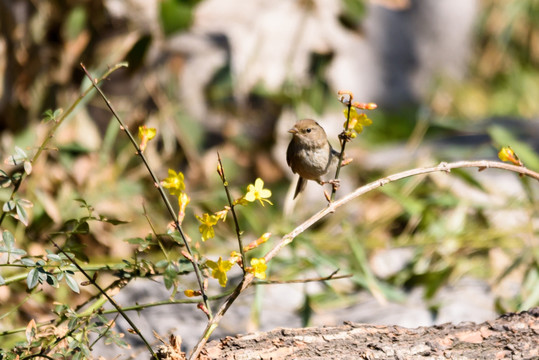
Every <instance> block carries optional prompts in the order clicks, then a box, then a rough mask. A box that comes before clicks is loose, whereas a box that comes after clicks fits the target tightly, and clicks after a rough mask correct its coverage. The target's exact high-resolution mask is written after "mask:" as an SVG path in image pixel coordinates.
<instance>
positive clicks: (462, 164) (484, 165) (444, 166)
mask: <svg viewBox="0 0 539 360" xmlns="http://www.w3.org/2000/svg"><path fill="white" fill-rule="evenodd" d="M472 167H475V168H478V169H479V171H482V170H484V169H489V168H496V169H502V170H507V171H512V172H516V173H519V174H522V175H525V176H529V177H531V178H533V179H536V180H537V181H539V173H537V172H535V171H532V170H530V169H528V168H526V167H524V166H516V165H511V164H506V163H502V162H499V161H489V160H478V161H458V162H453V163H446V162H442V163H440V164H439V165H437V166H433V167H428V168H418V169H412V170H407V171H403V172H400V173H397V174H393V175H389V176H387V177H384V178H382V179H379V180H376V181H373V182H371V183H369V184H366V185H364V186H361V187H359V188H357V189H356V190H354V191H353V192H351V193H350V194H348V195H346V196H345V197H343V198H341V199H339V200H338V201H335V202H332V203H330V204H329V206H328V207H326V208H324V209H322V210H320V211H318V212H317V213H316V214H314V215H313V216H311V217H310V218H309V219H308V220H306V221H305V222H303V223H302V224H300V225H299V226H297V227H296V228H295V229H294V230H292V231H291V232H290V233H288V234H286V235H285V236H283V237H282V238H281V241H280V242H279V243H278V244H277V245H275V246H274V247H273V249H271V250H270V251H269V252H268V253H267V254H266V255H265V256H264V258H265V259H266V262H269V261H270V260H271V259H272V258H274V257H275V256H276V255H277V254H278V253H279V251H281V250H282V249H283V248H284V247H285V246H286V245H288V244H290V243H291V242H292V241H293V240H294V238H295V237H297V236H298V235H299V234H301V233H302V232H304V231H305V230H307V229H308V228H310V227H311V226H312V225H313V224H315V223H316V222H317V221H319V220H320V219H322V218H323V217H325V216H326V215H328V214H331V213H333V212H335V210H336V209H337V208H339V207H341V206H343V205H344V204H346V203H348V202H350V201H352V200H353V199H355V198H357V197H359V196H361V195H363V194H365V193H368V192H370V191H372V190H374V189H377V188H379V187H382V186H384V185H386V184H389V183H390V182H394V181H397V180H401V179H404V178H407V177H411V176H417V175H423V174H429V173H434V172H439V171H443V172H447V173H449V172H451V170H452V169H460V168H472ZM254 279H255V277H254V275H253V274H252V273H247V274H246V276H245V278H244V279H243V280H242V281H241V283H240V284H239V285H238V286H237V287H236V289H234V292H233V293H232V294H231V295H230V297H229V298H228V299H226V300H225V302H224V303H223V304H222V305H221V307H220V308H219V310H218V311H217V313H216V314H215V316H214V317H213V319H212V320H210V321H209V322H208V325H207V326H206V329H205V331H204V335H203V336H202V338H201V339H200V340H199V342H198V343H197V345H196V346H195V348H194V349H193V351H192V353H191V355H190V356H189V359H190V360H195V359H197V358H198V356H199V355H200V352H201V351H202V349H203V348H204V345H205V344H206V343H207V342H208V339H209V337H210V335H211V334H212V332H213V331H214V330H215V329H216V328H217V326H218V324H219V321H220V320H221V318H222V317H223V316H224V314H225V313H226V311H227V310H228V309H229V308H230V306H231V305H232V303H233V302H234V301H235V300H236V299H237V298H238V296H239V295H240V294H241V293H242V292H243V291H244V290H245V289H247V288H248V287H249V286H250V285H251V284H252V283H253V280H254Z"/></svg>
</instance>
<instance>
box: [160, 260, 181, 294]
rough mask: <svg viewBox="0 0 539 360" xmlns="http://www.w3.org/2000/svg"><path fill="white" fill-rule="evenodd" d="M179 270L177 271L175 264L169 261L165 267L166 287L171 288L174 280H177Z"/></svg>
mask: <svg viewBox="0 0 539 360" xmlns="http://www.w3.org/2000/svg"><path fill="white" fill-rule="evenodd" d="M177 274H178V272H177V271H176V268H175V267H174V264H172V263H169V264H168V265H167V267H166V269H165V273H164V274H163V279H164V281H165V287H166V288H167V289H170V288H171V287H172V286H173V285H174V282H175V281H176V276H177Z"/></svg>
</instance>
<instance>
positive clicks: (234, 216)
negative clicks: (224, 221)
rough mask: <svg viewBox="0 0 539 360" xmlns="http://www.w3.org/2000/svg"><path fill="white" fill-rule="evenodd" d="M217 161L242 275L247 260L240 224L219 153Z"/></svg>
mask: <svg viewBox="0 0 539 360" xmlns="http://www.w3.org/2000/svg"><path fill="white" fill-rule="evenodd" d="M217 160H218V161H219V168H218V170H217V172H218V173H219V177H220V178H221V181H222V182H223V187H224V188H225V192H226V198H227V200H228V205H229V206H230V211H231V212H232V217H233V218H234V227H235V229H236V238H237V239H238V246H239V248H240V254H241V261H242V266H241V269H242V270H243V273H244V274H245V267H246V266H247V260H246V258H245V251H244V250H243V243H242V241H241V229H240V224H239V222H238V216H237V215H236V210H235V206H234V202H233V201H232V197H231V196H230V191H229V189H228V181H227V180H226V175H225V168H224V167H223V163H222V162H221V155H219V152H217Z"/></svg>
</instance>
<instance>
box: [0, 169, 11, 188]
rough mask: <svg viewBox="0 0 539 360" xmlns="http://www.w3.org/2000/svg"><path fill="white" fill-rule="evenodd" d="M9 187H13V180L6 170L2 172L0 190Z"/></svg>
mask: <svg viewBox="0 0 539 360" xmlns="http://www.w3.org/2000/svg"><path fill="white" fill-rule="evenodd" d="M9 185H11V178H10V177H9V175H8V174H7V173H6V172H5V171H4V170H0V188H6V187H8V186H9Z"/></svg>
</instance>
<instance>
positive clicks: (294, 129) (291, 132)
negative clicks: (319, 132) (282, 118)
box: [288, 127, 298, 134]
mask: <svg viewBox="0 0 539 360" xmlns="http://www.w3.org/2000/svg"><path fill="white" fill-rule="evenodd" d="M288 132H289V133H290V134H297V133H298V129H296V128H295V127H293V128H292V129H290V130H288Z"/></svg>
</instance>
